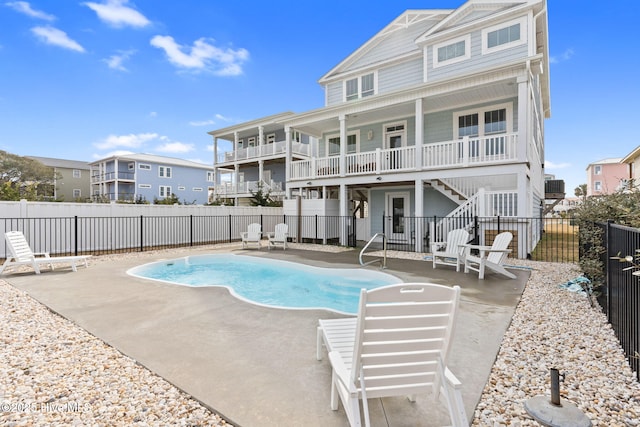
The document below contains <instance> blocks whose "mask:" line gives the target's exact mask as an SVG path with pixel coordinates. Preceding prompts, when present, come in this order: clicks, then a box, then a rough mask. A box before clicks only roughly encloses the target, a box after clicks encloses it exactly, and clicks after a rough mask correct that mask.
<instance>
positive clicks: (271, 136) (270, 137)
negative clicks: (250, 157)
mask: <svg viewBox="0 0 640 427" xmlns="http://www.w3.org/2000/svg"><path fill="white" fill-rule="evenodd" d="M274 142H276V134H275V133H270V134H269V135H267V144H273V143H274Z"/></svg>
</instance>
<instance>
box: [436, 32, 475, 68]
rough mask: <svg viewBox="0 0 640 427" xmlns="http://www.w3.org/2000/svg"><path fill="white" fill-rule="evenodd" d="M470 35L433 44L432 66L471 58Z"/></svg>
mask: <svg viewBox="0 0 640 427" xmlns="http://www.w3.org/2000/svg"><path fill="white" fill-rule="evenodd" d="M470 46H471V35H466V36H464V37H460V38H457V39H453V40H448V41H446V42H445V43H440V44H437V45H435V46H433V67H434V68H437V67H439V66H442V65H447V64H453V63H456V62H459V61H463V60H465V59H469V58H471V48H470Z"/></svg>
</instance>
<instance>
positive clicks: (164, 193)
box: [158, 185, 171, 197]
mask: <svg viewBox="0 0 640 427" xmlns="http://www.w3.org/2000/svg"><path fill="white" fill-rule="evenodd" d="M159 189H160V191H159V193H158V195H159V196H160V197H169V196H171V186H169V185H161V186H160V187H159Z"/></svg>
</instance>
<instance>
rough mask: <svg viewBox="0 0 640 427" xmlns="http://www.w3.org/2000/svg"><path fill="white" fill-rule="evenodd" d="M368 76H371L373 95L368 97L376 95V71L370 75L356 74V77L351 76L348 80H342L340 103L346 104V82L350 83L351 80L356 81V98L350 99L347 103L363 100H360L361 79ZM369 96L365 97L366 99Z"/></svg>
mask: <svg viewBox="0 0 640 427" xmlns="http://www.w3.org/2000/svg"><path fill="white" fill-rule="evenodd" d="M369 74H373V95H369V96H375V95H377V94H378V71H377V70H376V71H372V72H370V73H364V74H358V75H357V76H351V77H349V78H348V79H344V80H343V81H342V101H343V102H347V81H350V80H353V79H358V97H357V98H354V99H351V100H349V101H356V100H358V99H363V98H362V77H364V76H368V75H369ZM369 96H367V97H366V98H368V97H369Z"/></svg>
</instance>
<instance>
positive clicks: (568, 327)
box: [0, 245, 640, 426]
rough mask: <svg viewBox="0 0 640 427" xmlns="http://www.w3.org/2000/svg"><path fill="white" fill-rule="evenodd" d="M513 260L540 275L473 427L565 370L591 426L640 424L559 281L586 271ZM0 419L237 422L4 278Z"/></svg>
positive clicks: (596, 312) (591, 317)
mask: <svg viewBox="0 0 640 427" xmlns="http://www.w3.org/2000/svg"><path fill="white" fill-rule="evenodd" d="M232 246H233V245H232ZM235 246H237V245H235ZM235 246H233V247H235ZM292 246H295V245H292ZM306 247H307V248H309V245H306ZM217 248H220V245H219V246H217ZM319 248H322V250H328V247H322V246H320V247H319ZM164 252H167V251H164ZM146 254H149V253H146ZM388 255H389V256H398V257H414V258H417V259H422V258H423V257H424V254H405V253H397V254H391V253H390V254H388ZM123 256H141V255H136V254H128V255H109V256H101V257H94V258H93V259H92V261H91V262H111V261H113V260H115V259H118V258H119V257H123ZM510 263H511V264H518V265H521V266H524V267H528V268H532V274H531V279H530V280H529V281H528V283H527V286H526V288H525V291H524V293H523V295H522V299H521V301H520V303H519V305H518V307H517V308H516V311H515V314H514V316H513V319H512V323H511V325H510V327H509V329H508V330H507V332H506V334H505V336H504V339H503V342H502V346H501V348H500V351H499V353H498V356H497V359H496V362H495V364H494V367H493V370H492V372H491V375H490V378H489V381H488V383H487V385H486V386H485V389H484V392H483V394H482V397H481V399H480V403H479V404H478V407H477V408H476V411H475V414H474V420H473V425H474V426H537V425H539V424H538V423H537V422H536V421H534V420H533V419H532V418H531V417H530V416H529V415H528V414H527V413H526V411H525V410H524V403H525V402H526V401H527V400H528V399H530V398H532V397H534V396H537V395H549V388H550V386H549V369H550V368H557V369H559V370H560V372H561V373H563V374H564V375H565V379H564V381H563V382H561V385H560V389H561V395H562V398H563V399H568V400H570V401H572V402H573V403H575V404H576V405H578V407H579V408H580V409H581V410H582V411H583V412H584V413H585V414H586V415H587V416H588V417H589V418H590V419H591V421H592V423H593V425H594V426H640V384H639V383H638V382H637V381H636V380H635V375H634V373H632V372H631V369H630V368H629V365H628V363H627V362H626V360H625V357H624V354H623V351H622V349H621V348H620V345H619V343H618V341H617V339H616V337H615V335H614V333H613V331H612V329H611V326H610V325H609V324H608V323H607V319H606V316H605V315H604V314H603V313H602V311H601V310H600V309H599V308H593V307H591V306H590V304H589V301H588V300H587V298H586V297H585V296H582V295H579V294H576V293H572V292H569V291H566V290H564V289H560V288H559V287H558V285H560V284H561V283H565V282H567V281H568V280H570V279H573V278H575V277H577V276H578V275H579V273H580V272H579V270H578V268H577V267H576V266H575V265H571V264H557V263H540V262H529V261H520V260H510ZM0 424H2V425H5V426H32V425H37V426H63V425H64V426H68V425H71V426H81V425H82V426H83V425H94V426H112V425H136V426H164V425H169V424H171V425H179V426H194V425H202V426H228V425H229V424H227V423H226V422H225V421H224V420H223V419H222V418H220V417H219V416H217V415H216V414H213V413H211V412H210V411H209V410H208V409H207V408H206V407H204V406H203V405H201V404H200V403H199V402H198V401H196V400H194V399H192V398H191V397H190V396H188V395H187V394H185V393H183V392H181V391H180V390H178V389H176V388H175V387H173V386H172V385H171V384H169V383H168V382H167V381H165V380H164V379H162V378H161V377H159V376H157V375H155V374H154V373H152V372H150V371H149V370H147V369H146V368H144V367H142V366H140V365H138V364H137V363H136V362H135V361H134V360H132V359H131V358H129V357H127V356H124V355H122V354H121V353H120V352H118V351H117V350H115V349H114V348H112V347H110V346H108V345H107V344H105V343H104V342H102V341H101V340H99V339H98V338H96V337H94V336H92V335H90V334H89V333H87V332H86V331H84V330H83V329H81V328H79V327H78V326H76V325H75V324H73V323H71V322H69V321H67V320H65V319H64V318H62V317H60V316H58V315H56V314H54V313H52V312H51V311H49V310H48V309H47V308H46V307H44V306H43V305H41V304H40V303H38V302H37V301H35V300H33V299H32V298H31V297H29V296H28V295H27V294H25V293H24V292H22V291H19V290H17V289H15V288H13V287H12V286H10V285H9V284H8V283H7V282H5V281H2V280H0Z"/></svg>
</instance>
